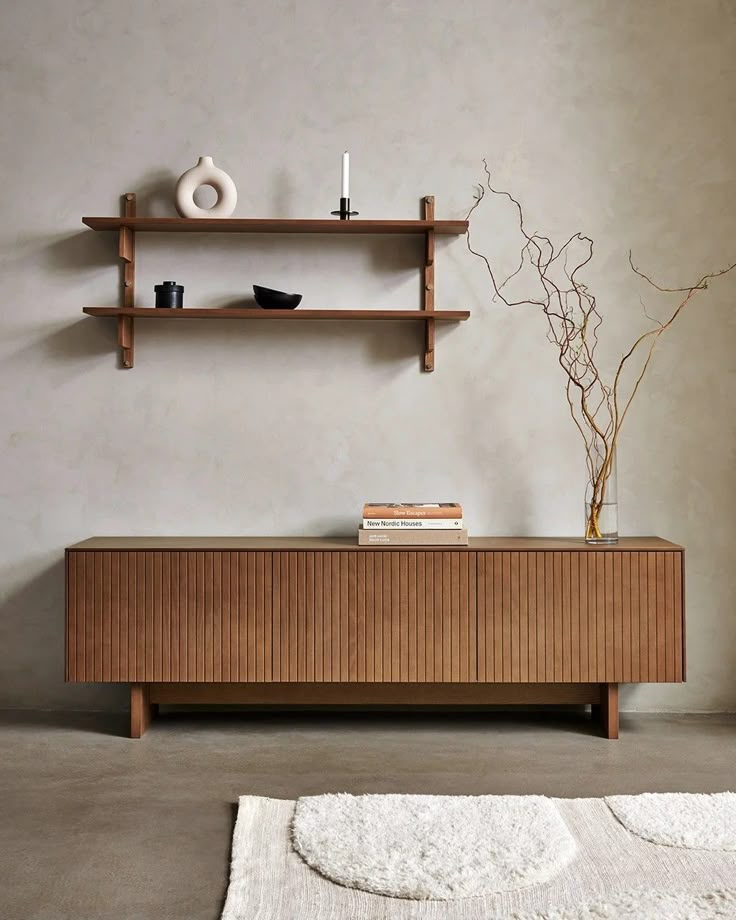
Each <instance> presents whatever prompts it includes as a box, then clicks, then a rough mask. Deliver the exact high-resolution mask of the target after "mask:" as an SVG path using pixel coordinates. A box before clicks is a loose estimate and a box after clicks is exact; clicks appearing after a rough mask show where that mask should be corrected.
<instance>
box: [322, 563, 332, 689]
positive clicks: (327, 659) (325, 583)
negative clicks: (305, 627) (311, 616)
mask: <svg viewBox="0 0 736 920" xmlns="http://www.w3.org/2000/svg"><path fill="white" fill-rule="evenodd" d="M322 593H323V608H322V609H323V624H322V648H323V670H324V679H325V680H326V681H331V680H332V555H331V554H330V553H323V554H322Z"/></svg>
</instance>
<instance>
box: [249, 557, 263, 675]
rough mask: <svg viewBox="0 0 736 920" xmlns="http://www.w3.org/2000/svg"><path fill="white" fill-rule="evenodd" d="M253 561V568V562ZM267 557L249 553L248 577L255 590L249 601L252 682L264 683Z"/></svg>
mask: <svg viewBox="0 0 736 920" xmlns="http://www.w3.org/2000/svg"><path fill="white" fill-rule="evenodd" d="M250 560H252V567H251V561H250ZM265 564H266V560H265V556H264V554H263V553H262V552H255V553H249V564H248V577H249V579H250V577H251V573H252V578H253V590H252V593H249V595H248V597H249V599H250V598H251V597H252V600H253V612H252V629H253V662H252V666H253V677H252V678H251V679H252V680H257V681H262V680H263V679H264V677H265V673H266V660H265V652H266V637H265V631H266V627H265V619H266V617H265V612H264V604H265V602H266V599H265V595H264V582H265V573H264V569H265Z"/></svg>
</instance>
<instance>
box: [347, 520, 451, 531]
mask: <svg viewBox="0 0 736 920" xmlns="http://www.w3.org/2000/svg"><path fill="white" fill-rule="evenodd" d="M462 526H463V521H462V518H459V519H457V520H454V521H453V520H451V519H450V518H363V528H364V529H365V530H460V529H461V528H462Z"/></svg>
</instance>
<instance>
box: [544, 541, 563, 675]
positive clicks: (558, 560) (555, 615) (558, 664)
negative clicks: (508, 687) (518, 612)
mask: <svg viewBox="0 0 736 920" xmlns="http://www.w3.org/2000/svg"><path fill="white" fill-rule="evenodd" d="M548 565H549V569H550V571H549V573H548V578H549V579H550V581H551V585H550V587H551V595H550V600H551V602H552V632H553V634H554V646H555V652H554V655H555V657H554V679H555V680H556V681H563V680H564V679H565V657H566V654H565V645H566V642H565V636H566V630H565V625H566V624H565V617H564V612H563V609H562V553H550V555H549V557H548Z"/></svg>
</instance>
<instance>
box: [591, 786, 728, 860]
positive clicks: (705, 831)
mask: <svg viewBox="0 0 736 920" xmlns="http://www.w3.org/2000/svg"><path fill="white" fill-rule="evenodd" d="M606 804H607V805H608V807H609V808H610V809H611V811H612V812H613V813H614V815H616V817H617V818H618V820H619V821H620V822H621V823H622V824H623V825H624V827H627V828H628V829H629V830H630V831H631V832H632V833H634V834H637V835H638V836H639V837H643V838H644V839H645V840H651V841H652V843H661V844H662V845H663V846H668V847H689V848H690V849H691V850H736V793H733V792H719V793H717V794H716V795H702V794H694V793H687V794H685V793H680V792H663V793H645V794H643V795H609V796H608V797H607V798H606Z"/></svg>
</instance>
